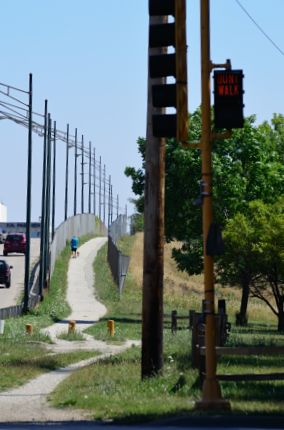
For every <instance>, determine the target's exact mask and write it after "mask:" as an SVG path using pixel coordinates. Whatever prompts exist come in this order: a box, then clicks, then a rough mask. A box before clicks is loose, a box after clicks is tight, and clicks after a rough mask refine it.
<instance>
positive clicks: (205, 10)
mask: <svg viewBox="0 0 284 430" xmlns="http://www.w3.org/2000/svg"><path fill="white" fill-rule="evenodd" d="M209 5H210V0H200V15H201V98H202V100H201V120H202V133H201V157H202V181H203V185H204V199H203V206H202V230H203V260H204V295H205V301H204V304H205V309H204V313H205V364H206V372H205V379H204V383H203V388H202V400H201V401H200V402H197V403H196V406H197V407H198V408H201V409H212V408H213V409H215V408H226V409H228V408H229V403H228V402H227V401H225V400H223V399H222V397H221V389H220V385H219V382H218V380H217V377H216V367H217V360H216V350H215V345H216V329H215V325H216V324H215V303H214V294H215V293H214V261H213V257H212V256H209V255H207V254H206V241H207V237H208V232H209V228H210V225H211V223H212V221H213V209H212V140H211V116H210V73H211V61H210V11H209Z"/></svg>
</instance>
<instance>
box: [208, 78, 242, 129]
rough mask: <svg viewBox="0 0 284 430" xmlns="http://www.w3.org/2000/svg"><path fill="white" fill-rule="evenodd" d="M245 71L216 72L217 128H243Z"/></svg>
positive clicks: (215, 110)
mask: <svg viewBox="0 0 284 430" xmlns="http://www.w3.org/2000/svg"><path fill="white" fill-rule="evenodd" d="M243 76H244V75H243V71H242V70H218V71H215V72H214V124H215V127H216V128H227V129H232V128H242V127H243V126H244V117H243V107H244V105H243Z"/></svg>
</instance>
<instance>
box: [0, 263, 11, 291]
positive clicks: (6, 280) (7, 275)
mask: <svg viewBox="0 0 284 430" xmlns="http://www.w3.org/2000/svg"><path fill="white" fill-rule="evenodd" d="M11 269H13V266H9V264H8V263H7V262H6V261H5V260H0V284H3V285H5V286H6V288H10V286H11Z"/></svg>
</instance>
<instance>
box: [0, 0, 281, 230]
mask: <svg viewBox="0 0 284 430" xmlns="http://www.w3.org/2000/svg"><path fill="white" fill-rule="evenodd" d="M239 2H240V3H241V5H242V6H243V7H244V8H245V9H246V10H247V12H248V13H249V14H250V15H251V17H252V18H253V19H254V20H255V22H256V23H257V24H258V25H259V26H260V27H261V29H262V30H263V31H264V32H265V33H266V34H267V35H268V36H269V37H270V39H271V40H272V41H273V42H274V43H275V44H276V45H277V46H278V47H279V48H280V49H281V50H282V51H283V50H284V38H283V16H284V1H283V0H211V8H210V9H211V10H210V12H211V17H210V29H211V32H210V39H211V60H212V61H213V62H214V63H223V62H225V61H226V59H228V58H229V59H230V60H231V63H232V68H234V69H243V71H244V76H245V77H244V90H245V94H244V104H245V107H244V114H245V116H248V115H251V114H255V115H256V118H257V123H261V122H262V121H264V120H270V119H271V118H272V115H273V113H282V114H283V113H284V106H283V103H284V85H283V66H284V55H283V53H281V52H279V50H278V49H276V47H275V46H274V45H273V44H272V43H271V41H269V40H268V39H267V38H266V37H265V36H264V35H263V33H261V31H260V30H259V28H258V27H257V26H256V25H255V24H254V23H253V22H252V21H251V19H250V18H249V17H248V16H247V14H246V13H245V12H244V11H243V9H242V8H241V7H240V5H239V4H238V3H239ZM199 6H200V5H199V0H187V45H188V85H189V86H188V94H189V106H188V108H189V111H190V112H193V111H194V110H195V109H196V108H197V107H198V106H199V105H200V99H201V89H200V10H199ZM1 18H2V19H1V26H0V38H1V41H2V43H1V58H2V61H1V68H0V82H1V83H2V84H4V85H8V86H13V87H16V88H19V89H23V90H28V79H29V73H32V75H33V111H34V112H36V113H40V114H43V111H44V100H45V99H47V100H48V108H49V112H50V114H51V117H52V120H53V121H56V126H57V129H59V130H62V131H66V127H67V124H69V127H70V133H71V134H73V135H74V133H75V128H77V130H78V136H79V139H80V138H81V136H82V135H83V136H84V142H85V145H89V141H91V142H92V147H93V148H95V151H96V156H97V160H98V157H99V156H101V160H102V165H105V166H106V177H107V179H109V175H110V176H111V183H112V186H113V196H114V200H115V201H116V199H117V195H118V196H119V207H120V210H119V212H122V213H123V212H124V211H125V207H126V205H127V211H128V214H131V213H132V212H133V211H134V208H133V205H132V204H131V203H130V202H129V199H131V198H134V197H135V196H134V195H133V193H132V191H131V180H130V179H129V178H127V177H126V176H125V175H124V169H125V167H126V166H133V167H135V168H138V167H140V165H141V159H140V157H139V154H138V151H137V144H136V142H137V139H138V137H143V136H145V133H146V105H147V91H146V88H147V46H148V26H149V18H148V0H108V1H107V2H106V1H99V0H80V1H78V0H49V1H48V2H47V1H43V0H25V1H23V0H9V2H4V1H2V2H1ZM5 88H6V87H5V86H4V87H3V86H0V89H1V90H4V91H5ZM10 95H13V96H16V97H19V98H20V99H21V100H22V101H24V102H25V103H27V102H28V98H27V95H26V94H24V93H18V92H13V91H11V92H10ZM211 100H212V99H211ZM1 101H7V98H6V97H5V96H3V94H0V102H1ZM10 102H12V100H10ZM2 109H3V108H2V107H1V106H0V110H2ZM34 119H35V120H39V121H42V119H41V117H36V116H34ZM42 147H43V139H42V137H39V136H37V135H36V134H33V162H32V221H38V220H39V217H40V214H41V184H42ZM0 148H1V168H0V183H1V188H0V202H2V203H3V204H5V205H6V206H7V210H8V221H24V220H25V217H26V188H27V187H26V185H27V153H28V133H27V129H26V128H25V127H23V126H22V125H19V124H15V123H14V122H12V121H10V120H7V119H5V120H1V121H0ZM56 148H57V150H56V194H55V195H56V198H55V200H56V216H55V219H56V225H58V224H60V223H61V222H62V221H63V219H64V191H65V152H66V149H65V143H64V142H61V141H57V144H56ZM69 154H70V168H69V190H70V192H69V199H68V216H70V215H72V214H73V194H72V192H73V191H72V190H73V188H72V187H73V184H74V182H73V176H74V174H73V164H74V150H73V149H70V151H69ZM78 166H79V167H78V169H79V171H80V164H79V165H78ZM85 171H87V167H86V168H85ZM86 176H87V175H86ZM85 179H86V181H87V179H88V178H87V177H86V178H85ZM80 180H81V179H80V175H79V176H78V187H79V188H78V194H79V196H80V190H81V188H80V187H81V185H80V184H81V183H80ZM84 190H85V191H84V194H85V199H86V200H85V204H84V206H85V208H86V207H87V194H88V189H87V186H86V187H85V188H84ZM80 205H81V203H80V200H79V197H78V203H77V210H78V212H79V210H80V207H81V206H80Z"/></svg>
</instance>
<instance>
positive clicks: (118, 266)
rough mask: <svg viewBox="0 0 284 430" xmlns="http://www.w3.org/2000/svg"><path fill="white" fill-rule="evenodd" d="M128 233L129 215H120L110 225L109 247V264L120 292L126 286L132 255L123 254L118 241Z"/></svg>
mask: <svg viewBox="0 0 284 430" xmlns="http://www.w3.org/2000/svg"><path fill="white" fill-rule="evenodd" d="M126 234H128V231H127V216H126V215H119V216H118V217H117V219H116V220H115V221H114V222H113V223H112V224H111V226H110V227H109V232H108V249H107V259H108V264H109V266H110V269H111V273H112V276H113V279H114V281H115V283H116V284H117V286H118V288H119V293H121V292H122V289H123V286H124V281H125V277H126V274H127V271H128V266H129V260H130V257H129V256H128V255H123V254H122V252H121V251H120V250H119V249H118V247H117V241H118V240H119V239H120V238H121V237H122V236H125V235H126Z"/></svg>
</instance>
